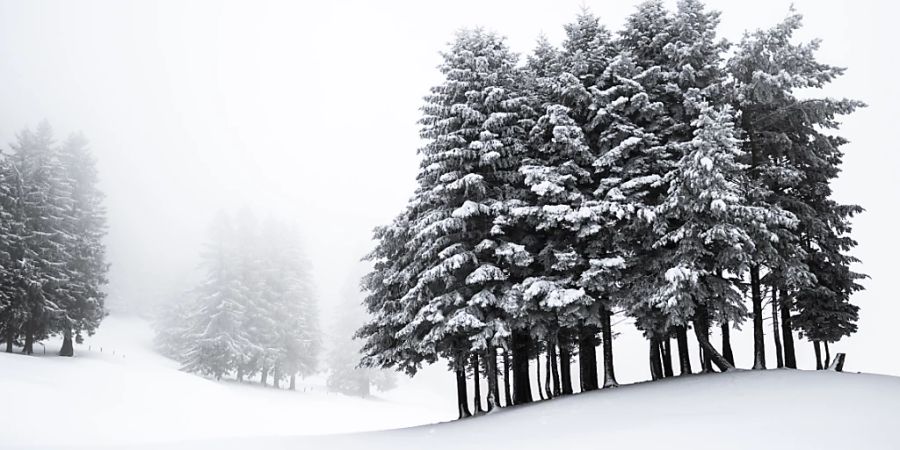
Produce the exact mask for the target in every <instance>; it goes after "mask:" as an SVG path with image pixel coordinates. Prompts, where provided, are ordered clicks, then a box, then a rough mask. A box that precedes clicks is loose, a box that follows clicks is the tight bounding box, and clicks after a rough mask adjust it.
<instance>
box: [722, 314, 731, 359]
mask: <svg viewBox="0 0 900 450" xmlns="http://www.w3.org/2000/svg"><path fill="white" fill-rule="evenodd" d="M722 356H723V357H724V358H725V360H726V361H728V363H729V364H731V365H732V366H733V365H734V352H732V351H731V326H730V325H729V324H728V321H727V320H726V321H724V322H722Z"/></svg>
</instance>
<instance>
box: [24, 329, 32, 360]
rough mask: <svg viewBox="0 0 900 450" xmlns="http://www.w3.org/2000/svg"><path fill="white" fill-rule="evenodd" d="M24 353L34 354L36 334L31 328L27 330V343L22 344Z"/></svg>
mask: <svg viewBox="0 0 900 450" xmlns="http://www.w3.org/2000/svg"><path fill="white" fill-rule="evenodd" d="M22 353H24V354H26V355H31V354H34V334H32V332H31V330H30V329H27V330H25V344H24V345H23V346H22Z"/></svg>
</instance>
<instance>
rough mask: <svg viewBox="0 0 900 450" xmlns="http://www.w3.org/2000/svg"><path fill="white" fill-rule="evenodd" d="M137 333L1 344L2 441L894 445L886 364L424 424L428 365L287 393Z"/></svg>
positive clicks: (678, 382) (431, 402)
mask: <svg viewBox="0 0 900 450" xmlns="http://www.w3.org/2000/svg"><path fill="white" fill-rule="evenodd" d="M151 338H152V332H151V331H150V329H149V327H148V325H147V323H146V322H144V321H142V320H139V319H126V318H119V317H110V318H108V319H107V320H106V321H104V323H103V326H102V327H101V330H100V333H98V334H97V335H96V336H94V337H92V338H91V339H90V340H89V341H88V342H86V343H85V344H83V345H80V346H77V347H76V351H77V356H76V357H75V358H72V359H68V358H59V357H54V356H50V355H52V354H53V352H54V351H55V348H50V347H48V349H47V356H46V357H43V356H40V355H39V356H36V357H25V356H21V355H7V354H0V448H34V449H48V448H82V449H83V448H122V447H124V448H135V449H146V450H150V449H169V450H176V449H288V448H291V449H295V448H296V449H299V448H316V449H327V448H347V449H359V448H376V449H381V448H383V449H397V450H405V449H416V450H419V449H427V450H441V449H459V448H471V447H476V448H477V447H484V448H516V449H517V450H527V449H532V448H533V449H541V450H546V449H552V448H572V449H575V448H629V449H633V448H637V449H643V448H647V449H650V448H690V449H726V448H727V449H751V448H752V449H756V448H767V449H781V448H784V449H788V448H790V449H826V450H827V449H842V450H843V449H846V448H866V449H894V448H900V438H898V437H896V425H897V424H898V423H900V378H897V377H889V376H880V375H865V374H855V373H834V372H821V371H820V372H815V371H792V370H770V371H765V372H759V371H757V372H751V371H739V372H735V373H730V374H713V375H694V376H689V377H683V378H674V379H669V380H664V381H659V382H654V383H637V384H632V385H627V386H622V387H619V388H616V389H611V390H602V391H598V392H593V393H588V394H580V395H576V396H572V397H568V398H562V399H556V400H553V401H550V402H541V403H537V404H534V405H528V406H523V407H515V408H506V409H503V410H501V411H500V412H498V413H495V414H491V415H488V416H485V417H478V418H473V419H467V420H463V421H457V422H452V423H444V424H438V425H423V424H429V423H434V422H441V421H447V420H450V419H452V418H453V416H454V413H455V411H454V410H453V409H452V407H453V403H452V402H453V399H452V394H453V392H452V379H450V377H448V376H447V377H445V376H444V375H445V373H444V372H443V368H442V367H436V368H435V369H434V371H432V372H430V373H429V372H427V371H426V373H425V374H423V377H417V378H416V379H415V380H413V382H405V383H401V387H400V388H399V389H397V390H396V391H391V392H389V393H387V394H384V395H380V396H379V398H374V399H369V400H364V399H357V398H352V397H346V396H342V395H337V394H329V393H326V392H324V389H323V388H322V380H321V379H318V378H315V379H309V380H304V382H303V383H302V384H301V385H300V388H299V390H298V391H297V392H289V391H276V390H274V389H272V388H262V387H259V386H251V385H245V384H237V383H228V382H214V381H210V380H206V379H203V378H200V377H197V376H194V375H190V374H186V373H182V372H180V371H178V370H177V364H176V363H174V362H173V361H171V360H168V359H166V358H164V357H162V356H159V355H158V354H156V353H155V352H154V351H153V350H152V348H151V347H150V340H151ZM625 339H626V342H624V343H623V344H627V339H628V337H627V336H626V337H625ZM101 346H102V347H103V351H102V352H101V351H100V347H101ZM37 351H38V353H39V354H40V353H41V348H40V347H38V349H37ZM637 365H638V364H636V366H637ZM625 366H626V367H627V366H628V365H627V364H626V365H625ZM429 377H431V379H430V380H429ZM429 383H432V384H431V385H429ZM448 383H450V384H448ZM436 386H440V387H441V389H440V390H437V389H435V387H436ZM414 425H422V426H418V427H412V426H414ZM401 427H412V428H405V429H398V430H390V431H380V432H363V433H355V432H362V431H369V430H378V429H390V428H401ZM337 433H340V434H337ZM323 434H326V436H321V435H323ZM311 435H315V436H311Z"/></svg>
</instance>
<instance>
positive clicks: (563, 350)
mask: <svg viewBox="0 0 900 450" xmlns="http://www.w3.org/2000/svg"><path fill="white" fill-rule="evenodd" d="M557 336H558V340H557V344H558V345H559V372H560V374H559V375H560V378H561V382H562V394H563V395H570V394H572V393H573V392H574V389H572V352H571V351H570V349H569V345H570V344H571V342H570V341H569V333H567V332H565V331H562V330H560V331H559V333H557Z"/></svg>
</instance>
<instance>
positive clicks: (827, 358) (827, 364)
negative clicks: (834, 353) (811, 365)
mask: <svg viewBox="0 0 900 450" xmlns="http://www.w3.org/2000/svg"><path fill="white" fill-rule="evenodd" d="M822 344H823V345H825V364H824V365H823V366H822V367H824V368H827V367H831V350H829V349H828V341H822Z"/></svg>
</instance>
